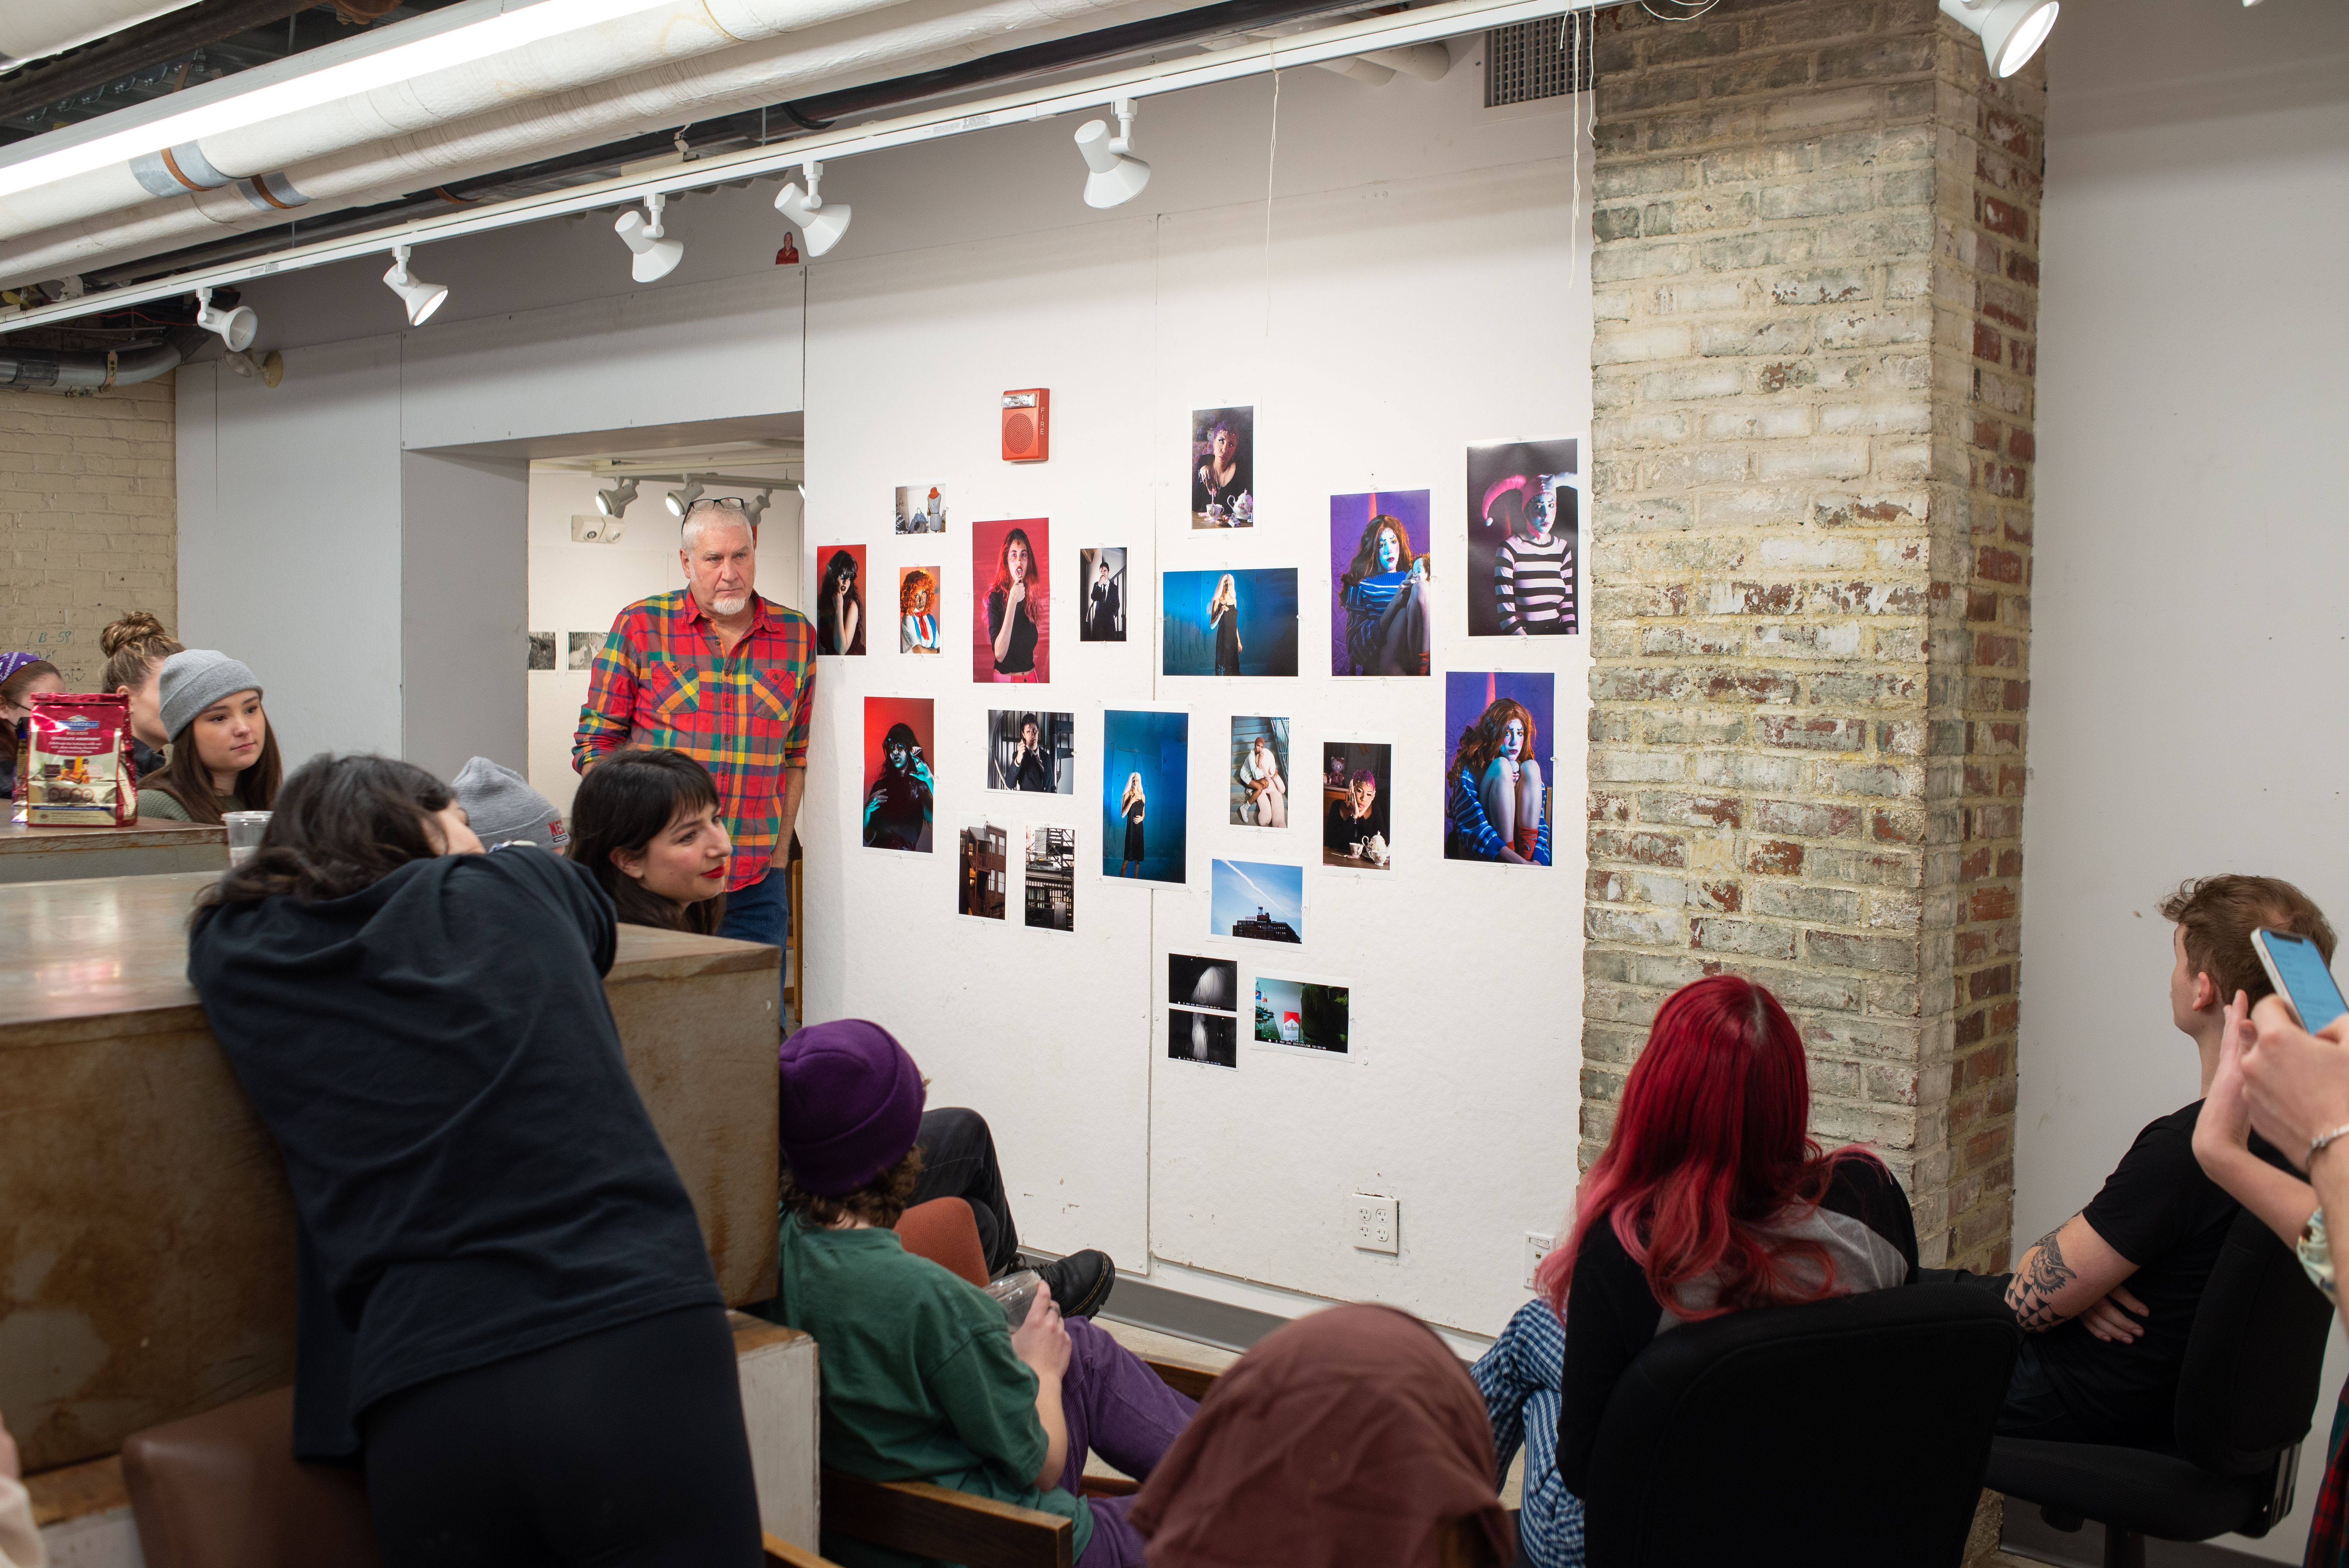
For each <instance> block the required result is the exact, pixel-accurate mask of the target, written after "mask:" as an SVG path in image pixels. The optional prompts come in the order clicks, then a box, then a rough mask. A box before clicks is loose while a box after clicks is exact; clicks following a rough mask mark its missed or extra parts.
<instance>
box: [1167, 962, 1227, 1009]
mask: <svg viewBox="0 0 2349 1568" xmlns="http://www.w3.org/2000/svg"><path fill="white" fill-rule="evenodd" d="M1239 999H1240V966H1239V965H1237V964H1236V963H1234V962H1233V961H1232V960H1230V959H1228V958H1203V957H1199V956H1196V955H1195V954H1188V953H1170V954H1167V955H1166V1000H1167V1003H1168V1004H1169V1005H1170V1006H1176V1007H1204V1008H1206V1010H1207V1011H1208V1012H1211V1013H1232V1012H1237V1011H1238V1009H1239Z"/></svg>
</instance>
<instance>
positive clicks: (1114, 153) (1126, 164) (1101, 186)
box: [1077, 72, 1392, 207]
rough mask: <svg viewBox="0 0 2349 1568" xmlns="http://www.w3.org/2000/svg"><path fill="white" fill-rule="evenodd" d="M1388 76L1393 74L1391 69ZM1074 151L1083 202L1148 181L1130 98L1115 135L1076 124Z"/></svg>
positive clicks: (1098, 201) (1118, 197) (1102, 124)
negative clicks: (1081, 165)
mask: <svg viewBox="0 0 2349 1568" xmlns="http://www.w3.org/2000/svg"><path fill="white" fill-rule="evenodd" d="M1389 74H1390V75H1392V72H1390V73H1389ZM1077 150H1078V151H1079V152H1081V153H1083V154H1084V155H1085V167H1086V168H1088V169H1090V170H1092V173H1091V174H1088V175H1086V176H1085V205H1086V206H1088V207H1115V206H1119V205H1122V204H1123V203H1124V202H1127V201H1133V199H1134V198H1135V197H1136V196H1139V195H1141V194H1142V188H1143V186H1145V185H1147V184H1149V183H1150V165H1148V164H1147V163H1144V162H1143V161H1142V160H1140V159H1139V158H1136V157H1134V156H1133V99H1132V98H1120V99H1118V100H1117V134H1116V135H1115V136H1112V135H1111V134H1110V133H1109V122H1108V121H1107V120H1101V119H1089V120H1087V121H1085V123H1084V124H1082V125H1081V126H1079V127H1077Z"/></svg>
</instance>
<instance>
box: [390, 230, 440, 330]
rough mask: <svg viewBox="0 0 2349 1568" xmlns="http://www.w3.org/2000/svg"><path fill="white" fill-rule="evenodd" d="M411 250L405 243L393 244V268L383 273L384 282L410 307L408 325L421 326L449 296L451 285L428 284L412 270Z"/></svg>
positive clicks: (402, 302) (401, 302)
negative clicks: (409, 265) (409, 263)
mask: <svg viewBox="0 0 2349 1568" xmlns="http://www.w3.org/2000/svg"><path fill="white" fill-rule="evenodd" d="M408 253H409V247H408V246H406V245H394V246H393V247H392V248H391V271H389V272H388V273H384V274H383V286H384V287H386V288H388V289H389V290H390V291H391V292H392V293H394V294H398V296H399V303H400V304H403V305H406V306H407V307H408V325H410V326H422V325H424V324H425V323H426V322H428V321H429V320H431V319H432V313H433V312H434V311H436V310H439V309H440V304H441V302H442V301H444V300H446V299H447V298H448V297H449V285H448V284H428V283H426V282H425V281H424V280H423V279H422V278H419V277H418V276H417V275H416V274H415V273H411V272H409V270H408Z"/></svg>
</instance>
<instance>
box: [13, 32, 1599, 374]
mask: <svg viewBox="0 0 2349 1568" xmlns="http://www.w3.org/2000/svg"><path fill="white" fill-rule="evenodd" d="M1619 3H1622V0H1570V3H1569V4H1568V10H1569V11H1576V12H1578V11H1587V10H1590V9H1593V8H1595V7H1598V6H1604V5H1614V4H1619ZM1559 5H1560V0H1435V3H1434V4H1433V5H1426V6H1423V7H1421V8H1419V9H1416V10H1412V11H1390V10H1384V9H1381V11H1380V12H1378V13H1375V14H1373V15H1371V16H1368V17H1364V18H1361V19H1358V20H1350V21H1334V22H1330V23H1325V24H1324V25H1322V26H1319V27H1318V28H1316V29H1314V30H1313V31H1311V32H1308V33H1301V34H1297V35H1294V36H1288V37H1287V38H1285V39H1283V40H1282V41H1281V42H1280V43H1279V44H1278V46H1277V47H1276V46H1274V45H1272V44H1270V43H1264V42H1247V43H1240V44H1235V45H1231V46H1226V47H1222V48H1211V49H1210V50H1209V52H1207V53H1206V54H1204V55H1198V56H1190V57H1179V58H1163V59H1160V58H1154V59H1149V60H1144V61H1140V62H1137V63H1133V64H1129V65H1124V66H1121V67H1113V68H1111V69H1108V70H1105V71H1102V72H1101V73H1099V74H1097V75H1094V76H1092V77H1085V78H1083V79H1081V80H1076V81H1055V82H1051V83H1044V84H1033V85H1029V86H1025V87H1018V88H1011V89H1009V90H1008V91H1006V92H1003V93H1000V94H999V95H996V96H994V97H991V98H979V99H977V100H963V101H959V102H957V103H954V104H949V105H940V106H936V107H934V108H927V109H916V110H914V111H911V112H908V113H906V114H904V115H898V116H893V117H889V118H885V119H880V120H877V121H874V122H870V123H865V124H860V125H858V126H855V127H854V128H851V129H842V130H831V131H820V132H815V133H812V134H811V135H809V136H807V137H805V138H800V139H792V140H788V141H785V142H782V143H781V144H780V145H777V146H773V147H750V148H744V149H742V150H740V151H737V152H730V153H724V154H719V155H718V156H715V157H710V158H707V159H702V160H695V161H691V162H666V163H665V164H664V165H663V166H662V167H659V168H656V169H641V168H639V169H635V170H623V171H622V172H621V173H620V174H619V175H617V176H616V177H614V178H611V179H607V180H599V181H589V182H587V183H585V184H582V185H576V186H571V187H566V188H564V189H561V190H555V191H541V192H537V193H533V194H532V195H528V196H521V197H515V198H513V199H512V200H509V201H496V202H482V203H480V204H478V205H476V206H472V207H468V208H466V209H464V210H462V211H455V212H442V213H439V214H435V215H433V216H430V217H426V218H419V219H416V220H414V221H411V222H406V223H402V224H398V225H397V226H395V227H389V228H378V229H375V230H370V231H367V232H362V233H359V234H356V235H351V236H346V237H340V238H336V239H330V240H320V241H316V242H305V241H299V240H295V241H289V242H288V243H286V244H285V246H283V247H281V248H279V249H278V250H275V251H274V252H272V253H270V255H269V256H268V257H267V259H265V260H263V261H260V262H257V263H240V262H231V263H223V264H221V265H218V266H214V267H210V268H204V269H199V270H193V271H188V272H181V273H172V274H171V275H169V276H167V277H162V278H154V279H150V280H148V281H146V282H143V283H140V284H131V285H126V286H123V287H119V288H115V289H110V290H107V291H105V292H103V293H98V294H85V295H81V296H78V297H73V298H66V299H60V300H57V301H56V302H54V303H52V304H45V305H36V306H31V307H29V308H26V309H25V310H24V311H23V312H22V314H21V315H17V316H16V317H15V318H14V319H13V320H11V321H9V322H7V323H6V325H7V326H8V328H9V329H11V330H16V329H25V328H32V327H43V326H55V325H63V324H65V323H67V322H70V321H78V320H82V319H84V318H86V317H91V316H98V317H104V316H109V315H121V314H123V313H125V312H127V311H129V310H132V309H135V308H137V307H140V306H142V305H152V306H154V307H156V308H158V309H168V308H171V304H172V303H174V302H178V303H182V304H183V302H184V301H185V300H186V299H187V297H188V296H189V294H191V292H192V291H194V290H195V289H197V288H199V287H206V286H209V287H214V288H219V287H225V286H229V285H232V284H240V283H243V282H246V281H248V280H251V279H253V278H256V277H264V276H274V275H278V274H282V273H295V272H303V271H307V270H309V269H311V268H314V267H325V266H331V265H334V264H336V263H340V262H347V261H352V260H356V259H358V258H361V257H371V256H380V255H384V254H387V253H389V252H390V251H392V250H393V249H395V248H396V247H397V246H398V245H401V244H416V245H421V244H426V243H431V242H440V241H444V240H454V239H459V238H462V237H465V236H468V235H472V234H484V233H493V232H499V231H502V230H505V229H512V228H517V227H522V226H524V225H528V224H533V223H538V222H544V221H545V220H547V219H550V218H563V217H574V216H578V215H582V214H585V213H588V212H593V211H613V210H616V209H617V208H620V207H624V206H627V205H629V204H632V203H634V202H636V201H641V200H643V199H644V198H645V197H647V196H649V195H652V194H653V193H655V192H656V191H657V192H659V193H661V194H664V195H667V196H670V197H676V196H679V195H681V194H683V193H685V192H688V191H708V190H715V189H720V188H725V187H729V186H737V185H742V184H746V183H749V182H750V181H759V180H764V179H780V178H782V177H784V176H785V175H786V174H787V173H788V172H789V170H791V169H792V168H793V167H795V166H797V165H800V164H802V163H805V162H806V161H807V160H809V159H811V158H823V159H833V158H843V159H844V158H852V157H857V156H862V155H864V154H871V153H879V152H885V151H887V150H892V149H895V148H902V147H915V146H926V145H929V144H932V143H935V142H936V140H937V139H940V138H941V137H949V136H966V135H970V134H974V133H977V132H979V131H982V130H988V129H995V128H998V127H1004V126H1010V125H1014V124H1021V123H1028V122H1032V121H1035V120H1040V119H1052V118H1054V117H1056V116H1059V115H1063V114H1072V113H1078V112H1081V111H1083V110H1087V109H1096V108H1102V106H1104V105H1107V104H1111V103H1113V102H1115V101H1116V100H1117V99H1119V98H1135V99H1140V98H1154V97H1157V96H1159V95H1162V94H1166V93H1180V92H1187V91H1190V90H1192V89H1195V88H1206V87H1213V86H1216V85H1217V84H1219V83H1224V82H1231V81H1239V80H1245V79H1247V78H1249V77H1259V76H1262V75H1265V74H1267V73H1268V72H1271V71H1274V70H1278V69H1282V68H1295V67H1302V66H1309V65H1313V64H1316V63H1318V62H1319V61H1321V60H1330V59H1336V58H1339V57H1341V56H1350V55H1361V54H1366V53H1372V52H1376V51H1378V50H1381V49H1387V48H1398V47H1403V46H1410V45H1413V44H1422V43H1438V42H1442V41H1444V40H1445V39H1448V38H1452V37H1454V36H1460V35H1463V34H1467V33H1472V32H1480V31H1490V30H1491V29H1494V28H1496V27H1506V26H1513V25H1515V24H1516V23H1519V22H1530V21H1537V20H1546V19H1554V18H1556V17H1557V15H1560V12H1559V9H1558V6H1559Z"/></svg>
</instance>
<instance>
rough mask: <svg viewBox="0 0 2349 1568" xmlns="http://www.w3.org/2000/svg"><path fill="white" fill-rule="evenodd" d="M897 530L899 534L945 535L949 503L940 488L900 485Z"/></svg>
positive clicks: (898, 490) (898, 489)
mask: <svg viewBox="0 0 2349 1568" xmlns="http://www.w3.org/2000/svg"><path fill="white" fill-rule="evenodd" d="M896 528H897V531H898V532H899V533H944V532H945V531H947V502H946V497H945V496H944V495H942V494H940V493H939V490H938V487H937V486H936V485H899V486H898V487H897V523H896Z"/></svg>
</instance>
